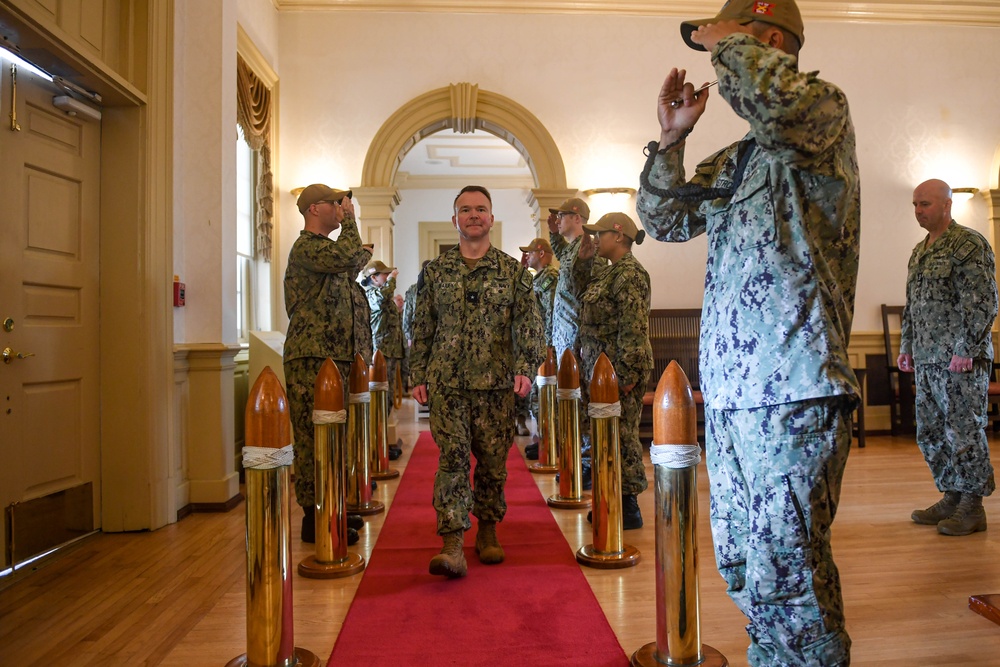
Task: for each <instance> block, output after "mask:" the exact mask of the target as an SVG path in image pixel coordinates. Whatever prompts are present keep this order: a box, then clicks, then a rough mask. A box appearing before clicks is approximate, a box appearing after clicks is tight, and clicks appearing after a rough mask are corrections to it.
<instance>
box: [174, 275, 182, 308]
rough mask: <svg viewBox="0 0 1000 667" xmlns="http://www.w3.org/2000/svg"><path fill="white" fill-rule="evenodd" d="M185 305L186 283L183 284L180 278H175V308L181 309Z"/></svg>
mask: <svg viewBox="0 0 1000 667" xmlns="http://www.w3.org/2000/svg"><path fill="white" fill-rule="evenodd" d="M183 305H184V283H182V282H181V279H180V277H178V276H174V306H176V307H180V306H183Z"/></svg>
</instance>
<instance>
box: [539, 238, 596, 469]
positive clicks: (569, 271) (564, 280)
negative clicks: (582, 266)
mask: <svg viewBox="0 0 1000 667" xmlns="http://www.w3.org/2000/svg"><path fill="white" fill-rule="evenodd" d="M582 238H583V234H581V235H580V236H578V237H576V238H575V239H573V241H572V242H567V241H566V239H564V238H563V237H562V235H561V234H558V233H556V232H549V244H550V245H551V246H552V253H553V254H554V255H555V256H556V259H558V260H559V281H558V283H556V295H555V302H554V304H553V306H552V346H553V347H555V348H556V364H559V363H561V362H562V355H563V352H565V351H566V350H567V349H569V350H573V354H574V355H575V356H576V361H577V363H579V362H580V297H579V294H578V292H579V290H578V289H577V287H576V283H575V280H576V279H575V278H574V274H575V273H576V271H575V267H576V264H577V262H578V261H579V259H580V258H579V255H578V253H579V252H580V239H582ZM589 264H590V265H591V266H592V267H593V268H592V269H591V271H592V272H597V273H599V272H600V271H602V270H603V269H604V267H605V266H607V260H605V259H603V258H601V257H598V258H596V259H594V260H592V261H591V262H589ZM589 403H590V391H589V389H588V387H587V383H586V382H581V383H580V433H581V434H582V440H583V447H582V453H583V458H585V459H589V458H590V417H589V416H588V414H587V405H588V404H589Z"/></svg>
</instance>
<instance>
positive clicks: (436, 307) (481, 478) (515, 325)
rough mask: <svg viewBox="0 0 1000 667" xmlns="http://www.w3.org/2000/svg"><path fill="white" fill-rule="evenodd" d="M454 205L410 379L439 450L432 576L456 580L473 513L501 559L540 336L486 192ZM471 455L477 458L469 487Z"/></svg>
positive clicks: (420, 308)
mask: <svg viewBox="0 0 1000 667" xmlns="http://www.w3.org/2000/svg"><path fill="white" fill-rule="evenodd" d="M454 211H455V215H454V217H453V218H452V221H453V222H454V224H455V228H456V229H457V230H458V237H459V242H458V245H457V246H455V247H454V248H452V249H451V250H449V251H447V252H445V253H444V254H442V255H441V256H440V257H438V258H437V259H435V260H434V261H432V262H431V263H430V264H428V265H427V268H425V269H424V271H423V273H422V274H421V276H422V277H421V280H420V287H419V288H418V292H417V311H416V315H415V316H414V322H413V350H412V355H411V358H410V376H411V378H412V382H413V384H414V388H413V397H414V398H415V399H416V400H417V401H418V402H420V403H423V404H426V403H427V402H428V400H429V401H430V424H431V433H432V434H433V435H434V441H435V442H436V443H437V445H438V448H439V449H440V450H441V454H440V456H439V459H438V471H437V474H436V475H435V478H434V509H435V510H436V511H437V532H438V534H439V535H441V536H442V540H443V542H444V548H443V549H442V550H441V553H440V554H438V555H437V556H435V557H434V558H433V559H432V560H431V562H430V568H429V569H430V573H431V574H437V575H444V576H447V577H462V576H465V573H466V563H465V556H464V554H463V553H462V535H463V533H464V532H465V531H466V530H468V529H469V528H470V527H471V522H470V520H469V511H470V510H471V511H472V513H473V514H474V515H475V516H476V518H477V519H478V531H477V535H476V552H477V553H478V554H479V560H480V561H481V562H483V563H487V564H492V563H500V562H502V561H503V558H504V553H503V548H502V547H501V546H500V543H499V541H498V540H497V535H496V524H497V522H499V521H502V520H503V517H504V513H505V512H506V510H507V504H506V502H505V500H504V484H505V482H506V479H507V452H508V451H509V449H510V445H511V442H512V440H513V437H514V395H515V394H517V395H518V396H526V395H527V394H528V392H529V391H530V390H531V381H532V380H531V378H533V377H534V373H535V370H536V369H537V368H538V365H539V363H541V356H542V341H543V336H542V322H541V318H539V316H538V308H537V307H536V306H535V299H534V296H533V294H532V291H531V274H530V273H528V271H527V270H526V269H525V268H524V267H522V266H521V265H520V264H519V263H518V262H517V261H516V260H514V259H513V258H512V257H510V256H508V255H505V254H504V253H503V252H501V251H500V250H498V249H497V248H494V247H493V246H492V245H490V237H489V231H490V228H491V227H493V214H492V201H491V199H490V195H489V192H488V191H487V190H486V188H483V187H481V186H477V185H470V186H466V187H465V188H463V189H462V191H461V192H459V195H458V197H456V198H455V203H454ZM470 455H471V456H475V457H476V471H475V480H474V482H475V483H474V485H470V484H469V471H470V468H471V459H470Z"/></svg>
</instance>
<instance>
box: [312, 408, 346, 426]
mask: <svg viewBox="0 0 1000 667" xmlns="http://www.w3.org/2000/svg"><path fill="white" fill-rule="evenodd" d="M346 421H347V410H313V424H343V423H345V422H346Z"/></svg>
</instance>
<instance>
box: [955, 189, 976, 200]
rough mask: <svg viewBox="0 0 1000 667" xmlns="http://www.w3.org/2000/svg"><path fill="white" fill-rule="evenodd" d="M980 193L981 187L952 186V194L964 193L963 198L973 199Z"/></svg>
mask: <svg viewBox="0 0 1000 667" xmlns="http://www.w3.org/2000/svg"><path fill="white" fill-rule="evenodd" d="M978 194H979V188H952V189H951V195H952V197H954V196H955V195H963V197H962V199H965V200H968V199H972V198H973V197H975V196H976V195H978Z"/></svg>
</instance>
